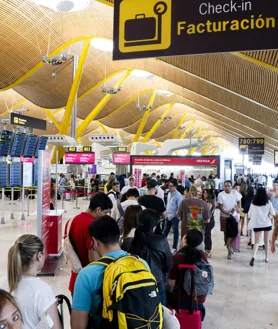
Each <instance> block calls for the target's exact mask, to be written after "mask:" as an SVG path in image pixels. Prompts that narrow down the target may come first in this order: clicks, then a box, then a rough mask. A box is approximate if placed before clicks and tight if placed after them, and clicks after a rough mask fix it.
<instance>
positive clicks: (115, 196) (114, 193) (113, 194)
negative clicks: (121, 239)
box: [107, 181, 120, 219]
mask: <svg viewBox="0 0 278 329" xmlns="http://www.w3.org/2000/svg"><path fill="white" fill-rule="evenodd" d="M107 195H108V197H109V199H110V200H111V201H112V204H113V209H112V211H111V216H112V217H113V218H114V219H117V218H116V214H117V209H118V200H120V183H119V182H117V181H114V182H113V183H112V189H111V190H110V191H109V192H108V194H107Z"/></svg>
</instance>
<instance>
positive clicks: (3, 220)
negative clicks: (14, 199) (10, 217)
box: [1, 188, 5, 224]
mask: <svg viewBox="0 0 278 329" xmlns="http://www.w3.org/2000/svg"><path fill="white" fill-rule="evenodd" d="M4 201H5V189H4V188H2V217H1V224H5V218H4V217H5V212H4Z"/></svg>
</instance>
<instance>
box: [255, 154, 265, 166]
mask: <svg viewBox="0 0 278 329" xmlns="http://www.w3.org/2000/svg"><path fill="white" fill-rule="evenodd" d="M262 160H263V156H262V155H254V156H253V165H257V166H260V165H261V164H262Z"/></svg>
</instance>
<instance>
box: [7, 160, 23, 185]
mask: <svg viewBox="0 0 278 329" xmlns="http://www.w3.org/2000/svg"><path fill="white" fill-rule="evenodd" d="M21 177H22V165H21V163H20V162H14V163H12V164H11V166H10V186H11V187H21V185H22V183H21Z"/></svg>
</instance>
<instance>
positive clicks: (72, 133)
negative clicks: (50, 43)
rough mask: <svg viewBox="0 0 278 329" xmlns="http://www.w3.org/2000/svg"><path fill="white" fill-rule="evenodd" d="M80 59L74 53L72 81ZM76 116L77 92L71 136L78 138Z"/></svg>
mask: <svg viewBox="0 0 278 329" xmlns="http://www.w3.org/2000/svg"><path fill="white" fill-rule="evenodd" d="M78 61H79V58H78V56H77V55H74V57H73V77H72V81H74V79H75V75H76V71H77V68H78ZM76 118H77V93H76V95H75V100H74V104H73V111H72V116H71V137H72V138H74V139H76Z"/></svg>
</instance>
